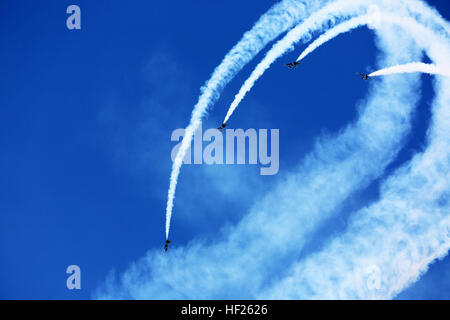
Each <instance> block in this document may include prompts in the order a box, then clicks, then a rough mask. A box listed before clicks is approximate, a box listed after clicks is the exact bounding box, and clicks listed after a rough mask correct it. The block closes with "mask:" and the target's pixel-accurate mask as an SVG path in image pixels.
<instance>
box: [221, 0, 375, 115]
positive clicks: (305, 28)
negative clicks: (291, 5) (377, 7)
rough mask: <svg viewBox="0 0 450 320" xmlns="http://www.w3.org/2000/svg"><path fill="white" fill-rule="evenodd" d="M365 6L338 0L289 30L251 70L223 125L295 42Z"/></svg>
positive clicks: (348, 0)
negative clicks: (272, 65)
mask: <svg viewBox="0 0 450 320" xmlns="http://www.w3.org/2000/svg"><path fill="white" fill-rule="evenodd" d="M371 2H374V1H372V0H368V3H371ZM366 5H367V3H366V4H362V3H361V1H360V0H338V1H335V2H332V3H330V4H328V5H326V6H325V7H324V8H322V9H321V10H319V11H317V12H315V13H313V14H312V15H311V16H310V17H308V18H307V19H306V20H305V21H304V22H302V23H301V24H299V25H297V26H296V27H295V28H293V29H292V30H290V31H289V32H288V33H287V35H286V36H285V37H284V38H283V39H281V40H279V41H278V42H277V43H276V44H274V45H273V47H272V48H271V49H270V50H269V51H268V52H267V53H266V55H265V57H264V59H263V60H262V61H261V62H260V63H259V64H258V65H257V66H256V68H255V69H254V70H253V72H252V74H251V75H250V77H249V78H248V79H247V80H246V81H245V82H244V84H243V85H242V87H241V88H240V89H239V92H238V93H237V94H236V96H235V98H234V100H233V102H232V103H231V105H230V107H229V109H228V111H227V114H226V115H225V118H224V121H223V123H227V122H228V120H229V119H230V117H231V115H232V114H233V112H234V110H236V108H237V107H238V105H239V104H240V103H241V101H242V99H244V97H245V95H246V94H247V92H249V91H250V90H251V89H252V87H253V85H254V84H255V82H256V81H257V80H258V79H259V78H260V77H261V76H262V75H263V74H264V72H265V70H267V69H268V68H269V67H270V65H271V64H272V63H273V62H274V61H275V60H276V59H278V58H279V57H280V56H281V55H283V54H284V53H286V52H287V51H289V50H292V49H293V45H294V44H295V43H296V42H298V41H301V40H304V41H306V40H309V38H310V37H311V34H312V32H314V31H316V30H318V29H321V28H323V27H330V26H331V25H334V23H335V22H336V19H343V18H345V17H349V16H353V15H357V14H360V13H362V12H363V11H365V9H366ZM344 12H345V13H344Z"/></svg>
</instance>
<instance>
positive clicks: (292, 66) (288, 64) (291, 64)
mask: <svg viewBox="0 0 450 320" xmlns="http://www.w3.org/2000/svg"><path fill="white" fill-rule="evenodd" d="M299 64H300V62H297V61H294V62H289V63H287V64H285V66H288V68H289V69H292V68H294V67H295V66H298V65H299Z"/></svg>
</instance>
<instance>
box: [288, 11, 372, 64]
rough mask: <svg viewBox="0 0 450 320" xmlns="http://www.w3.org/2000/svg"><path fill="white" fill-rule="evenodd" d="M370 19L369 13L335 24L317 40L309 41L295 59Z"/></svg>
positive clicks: (298, 59) (301, 58) (300, 58)
mask: <svg viewBox="0 0 450 320" xmlns="http://www.w3.org/2000/svg"><path fill="white" fill-rule="evenodd" d="M370 19H371V16H370V15H364V16H360V17H356V18H353V19H350V20H348V21H345V22H342V23H341V24H339V25H337V26H336V27H334V28H333V29H330V30H328V31H327V32H325V33H324V34H323V35H321V36H320V37H319V38H317V40H315V41H314V42H313V43H311V44H310V45H309V46H308V47H307V48H306V49H305V50H304V51H303V52H302V53H301V54H300V55H299V56H298V58H297V60H296V61H301V60H303V58H305V57H306V56H307V55H308V54H310V53H311V52H313V51H314V50H316V49H317V48H318V47H320V46H321V45H323V44H324V43H325V42H328V41H330V40H331V39H333V38H335V37H336V36H337V35H340V34H342V33H345V32H349V31H351V30H353V29H355V28H358V27H359V26H361V25H364V24H367V22H368V21H369V20H370Z"/></svg>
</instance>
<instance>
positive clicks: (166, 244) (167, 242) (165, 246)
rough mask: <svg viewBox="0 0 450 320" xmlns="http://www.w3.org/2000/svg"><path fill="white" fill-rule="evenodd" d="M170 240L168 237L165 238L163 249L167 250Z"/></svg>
mask: <svg viewBox="0 0 450 320" xmlns="http://www.w3.org/2000/svg"><path fill="white" fill-rule="evenodd" d="M170 242H171V241H170V240H169V239H167V240H166V243H165V244H164V250H165V251H167V250H169V243H170Z"/></svg>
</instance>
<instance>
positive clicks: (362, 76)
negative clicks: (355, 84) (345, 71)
mask: <svg viewBox="0 0 450 320" xmlns="http://www.w3.org/2000/svg"><path fill="white" fill-rule="evenodd" d="M356 74H358V75H360V76H361V79H363V80H372V77H369V75H368V74H362V73H360V72H357V73H356Z"/></svg>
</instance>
